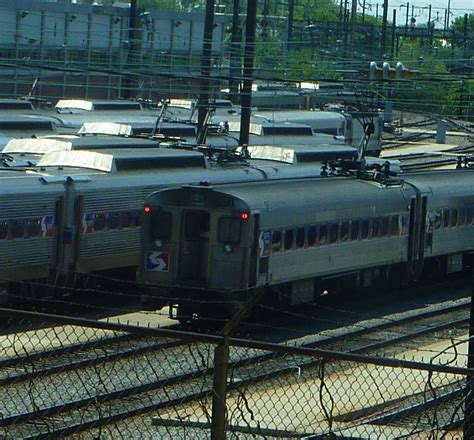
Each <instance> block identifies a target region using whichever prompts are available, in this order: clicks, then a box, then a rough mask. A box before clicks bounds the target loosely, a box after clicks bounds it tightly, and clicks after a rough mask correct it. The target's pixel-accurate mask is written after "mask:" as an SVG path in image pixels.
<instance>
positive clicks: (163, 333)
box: [0, 307, 474, 377]
mask: <svg viewBox="0 0 474 440" xmlns="http://www.w3.org/2000/svg"><path fill="white" fill-rule="evenodd" d="M0 316H1V317H3V318H17V319H29V320H33V321H36V322H38V321H40V322H50V323H53V324H59V325H72V326H79V327H89V328H94V329H101V330H110V331H114V332H123V333H131V334H134V335H139V336H155V337H156V336H159V337H164V338H172V339H180V340H184V341H189V342H202V343H209V344H213V345H220V344H223V343H225V342H226V341H228V343H229V345H230V346H236V347H243V348H251V349H255V350H262V351H270V352H275V353H281V354H293V355H303V356H309V357H317V358H321V359H323V360H326V361H329V360H338V361H350V362H357V363H365V364H372V365H377V366H381V367H391V368H407V369H411V370H423V371H428V372H432V373H446V374H456V375H463V376H469V377H472V376H474V369H472V368H465V367H454V366H449V365H438V364H431V363H423V362H416V361H407V360H402V359H391V358H385V357H376V356H367V355H358V354H351V353H344V352H338V351H332V350H323V349H319V348H307V347H298V346H290V345H282V344H275V343H270V342H260V341H253V340H249V339H239V338H229V337H226V336H219V335H208V334H201V333H195V332H188V331H181V330H173V329H166V328H159V327H140V326H138V325H137V326H135V325H130V324H118V323H111V322H103V321H96V320H93V319H86V318H77V317H72V316H63V315H53V314H49V313H39V312H30V311H24V310H15V309H9V308H3V307H0Z"/></svg>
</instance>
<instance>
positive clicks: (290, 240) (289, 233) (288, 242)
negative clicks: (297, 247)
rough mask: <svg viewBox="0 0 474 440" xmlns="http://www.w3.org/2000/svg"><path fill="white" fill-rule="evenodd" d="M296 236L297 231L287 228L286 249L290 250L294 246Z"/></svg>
mask: <svg viewBox="0 0 474 440" xmlns="http://www.w3.org/2000/svg"><path fill="white" fill-rule="evenodd" d="M294 236H295V232H294V231H293V229H287V230H286V231H285V239H284V248H285V251H288V250H290V249H292V248H293V241H294Z"/></svg>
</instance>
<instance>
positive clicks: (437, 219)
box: [434, 211, 443, 229]
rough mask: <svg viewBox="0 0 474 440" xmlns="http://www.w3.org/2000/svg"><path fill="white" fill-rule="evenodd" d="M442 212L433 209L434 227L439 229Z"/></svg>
mask: <svg viewBox="0 0 474 440" xmlns="http://www.w3.org/2000/svg"><path fill="white" fill-rule="evenodd" d="M442 216H443V214H442V212H441V211H435V214H434V228H435V229H439V228H441V218H442Z"/></svg>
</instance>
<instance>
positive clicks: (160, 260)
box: [146, 251, 170, 272]
mask: <svg viewBox="0 0 474 440" xmlns="http://www.w3.org/2000/svg"><path fill="white" fill-rule="evenodd" d="M169 261H170V254H169V252H158V251H149V252H147V253H146V270H148V271H150V272H169V270H170V268H169Z"/></svg>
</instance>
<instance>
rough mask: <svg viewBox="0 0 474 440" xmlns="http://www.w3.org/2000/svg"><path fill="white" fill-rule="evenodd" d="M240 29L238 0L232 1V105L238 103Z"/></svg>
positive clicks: (230, 86)
mask: <svg viewBox="0 0 474 440" xmlns="http://www.w3.org/2000/svg"><path fill="white" fill-rule="evenodd" d="M241 43H242V29H241V28H240V0H234V6H233V9H232V34H231V37H230V57H229V58H230V59H229V62H230V72H229V73H230V80H229V91H230V99H231V101H232V102H233V103H234V104H238V103H239V84H240V77H241V76H242V72H241V59H240V46H241Z"/></svg>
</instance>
